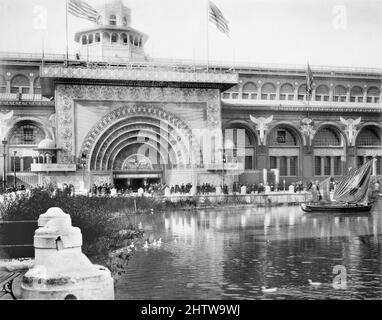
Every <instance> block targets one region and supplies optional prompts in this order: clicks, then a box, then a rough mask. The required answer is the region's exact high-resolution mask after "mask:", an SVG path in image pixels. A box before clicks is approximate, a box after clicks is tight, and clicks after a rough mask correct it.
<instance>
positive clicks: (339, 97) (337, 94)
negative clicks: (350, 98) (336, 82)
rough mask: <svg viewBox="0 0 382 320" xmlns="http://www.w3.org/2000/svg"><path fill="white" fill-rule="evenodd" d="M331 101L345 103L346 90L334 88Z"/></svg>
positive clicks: (342, 87) (340, 87)
mask: <svg viewBox="0 0 382 320" xmlns="http://www.w3.org/2000/svg"><path fill="white" fill-rule="evenodd" d="M333 101H341V102H345V101H346V88H345V87H344V86H336V87H335V88H334V95H333Z"/></svg>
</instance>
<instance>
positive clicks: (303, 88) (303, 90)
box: [297, 84, 307, 101]
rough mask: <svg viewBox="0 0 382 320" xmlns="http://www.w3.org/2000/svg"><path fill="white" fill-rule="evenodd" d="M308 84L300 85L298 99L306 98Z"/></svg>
mask: <svg viewBox="0 0 382 320" xmlns="http://www.w3.org/2000/svg"><path fill="white" fill-rule="evenodd" d="M306 91H307V90H306V84H302V85H301V86H299V87H298V95H297V99H298V100H301V101H302V100H306Z"/></svg>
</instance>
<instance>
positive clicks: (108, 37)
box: [102, 32, 110, 44]
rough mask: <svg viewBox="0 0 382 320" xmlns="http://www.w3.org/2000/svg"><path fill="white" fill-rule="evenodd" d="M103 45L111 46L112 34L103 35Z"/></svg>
mask: <svg viewBox="0 0 382 320" xmlns="http://www.w3.org/2000/svg"><path fill="white" fill-rule="evenodd" d="M102 42H103V43H105V44H110V33H108V32H104V33H103V41H102Z"/></svg>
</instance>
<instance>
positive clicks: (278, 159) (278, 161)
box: [276, 157, 280, 170]
mask: <svg viewBox="0 0 382 320" xmlns="http://www.w3.org/2000/svg"><path fill="white" fill-rule="evenodd" d="M276 169H279V170H280V157H276Z"/></svg>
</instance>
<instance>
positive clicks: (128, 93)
mask: <svg viewBox="0 0 382 320" xmlns="http://www.w3.org/2000/svg"><path fill="white" fill-rule="evenodd" d="M75 100H92V101H96V100H108V101H118V102H122V101H123V100H127V101H134V100H137V103H138V104H139V102H144V101H147V102H170V101H171V102H174V103H177V102H183V103H184V102H186V103H187V102H199V103H205V104H206V112H207V126H208V129H211V130H214V129H219V128H220V126H221V117H220V113H221V105H220V94H219V90H217V89H192V88H190V89H188V88H150V87H123V86H92V85H63V84H59V85H57V87H56V115H57V133H58V134H57V138H58V141H57V143H58V145H59V146H60V147H61V148H62V151H61V152H59V155H58V161H59V162H60V163H71V162H72V161H74V154H73V152H74V151H73V150H75V147H74V145H75V134H74V132H75V131H74V126H75V124H74V120H73V119H74V101H75ZM138 108H139V109H138V110H137V112H144V111H145V109H142V108H143V106H139V107H138ZM148 113H151V114H153V115H154V114H155V113H156V110H155V108H151V109H149V110H148ZM127 114H128V112H126V109H122V110H119V111H118V113H117V117H123V116H126V115H127ZM146 114H147V113H146ZM159 117H161V118H162V117H166V119H167V121H169V122H170V123H173V124H174V125H175V126H177V127H178V128H179V127H183V128H187V126H186V125H185V124H184V123H182V121H179V119H178V118H177V117H176V116H174V115H171V114H169V113H168V112H165V111H164V110H160V113H159ZM110 120H111V118H107V119H106V122H108V121H110ZM101 129H102V126H101V125H100V126H99V127H98V130H97V128H96V129H95V130H94V131H93V132H91V133H89V134H88V136H89V135H90V137H92V138H95V137H96V136H97V135H98V134H99V133H100V131H101ZM85 145H86V146H87V147H90V145H91V143H90V144H89V142H88V141H86V142H85Z"/></svg>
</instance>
